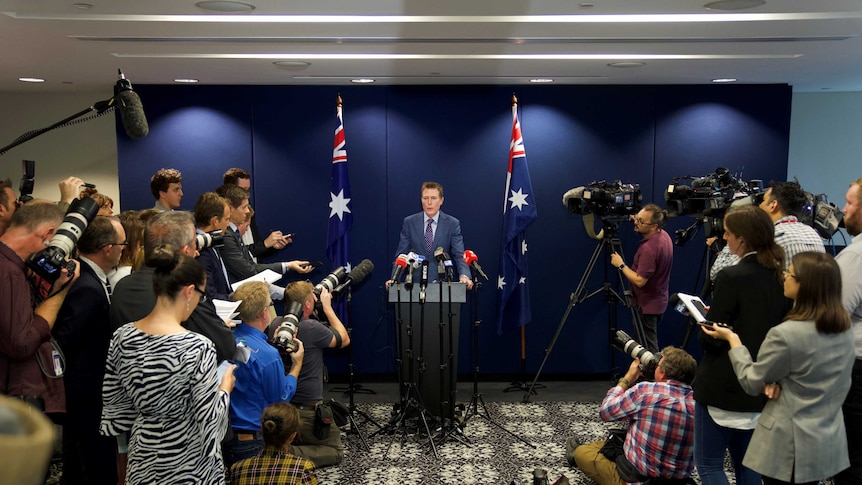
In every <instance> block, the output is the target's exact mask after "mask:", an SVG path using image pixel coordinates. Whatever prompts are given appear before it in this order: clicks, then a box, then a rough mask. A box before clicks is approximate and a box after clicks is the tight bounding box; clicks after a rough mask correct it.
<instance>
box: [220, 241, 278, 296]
mask: <svg viewBox="0 0 862 485" xmlns="http://www.w3.org/2000/svg"><path fill="white" fill-rule="evenodd" d="M225 232H226V234H225V235H224V247H222V248H221V257H222V260H223V261H224V266H225V268H227V276H228V278H230V283H236V282H237V281H241V280H244V279H246V278H250V277H252V276H254V275H256V274H258V273H260V272H261V271H264V270H267V269H271V270H273V271H275V272H276V273H278V274H284V271H283V270H282V269H283V268H282V265H281V263H269V264H261V263H254V262H252V260H251V259H249V258H248V257H247V256H246V255H245V253H244V252H243V246H242V241H241V240H240V238H239V234H238V233H237V232H236V231H234V230H233V228H230V227H229V228H228V229H227V231H225Z"/></svg>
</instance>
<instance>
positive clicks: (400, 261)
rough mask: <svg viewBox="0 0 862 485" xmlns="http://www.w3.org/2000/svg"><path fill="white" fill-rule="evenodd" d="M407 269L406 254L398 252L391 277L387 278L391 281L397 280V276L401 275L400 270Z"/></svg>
mask: <svg viewBox="0 0 862 485" xmlns="http://www.w3.org/2000/svg"><path fill="white" fill-rule="evenodd" d="M405 269H407V255H406V254H399V255H398V257H397V258H395V268H394V269H393V270H392V277H391V278H389V279H390V280H392V281H398V277H399V276H401V272H402V271H404V270H405Z"/></svg>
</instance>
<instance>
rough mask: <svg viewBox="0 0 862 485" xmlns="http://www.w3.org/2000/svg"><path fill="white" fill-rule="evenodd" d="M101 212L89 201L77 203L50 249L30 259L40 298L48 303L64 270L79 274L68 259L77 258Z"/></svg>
mask: <svg viewBox="0 0 862 485" xmlns="http://www.w3.org/2000/svg"><path fill="white" fill-rule="evenodd" d="M98 212H99V204H98V203H97V202H96V201H95V200H93V199H91V198H89V197H85V198H83V199H75V200H73V201H72V203H71V204H70V205H69V210H68V211H67V212H66V217H65V218H63V222H62V223H60V225H59V226H57V232H56V233H55V234H54V237H53V238H51V240H50V241H48V244H47V247H46V248H45V249H43V250H41V251H39V252H38V253H35V254H33V255H32V256H30V257H29V258H28V259H27V262H26V264H27V267H28V268H29V269H30V270H32V276H31V283H32V285H33V287H34V288H36V293H37V297H38V298H41V299H42V300H44V299H45V298H48V297H49V296H51V290H52V288H53V287H54V283H55V282H56V281H57V278H59V277H60V274H61V270H63V269H65V270H66V271H67V272H69V273H74V272H75V263H73V262H71V261H68V260H67V259H68V258H69V257H70V256H71V255H73V254H74V251H75V245H76V244H78V239H80V237H81V234H83V233H84V231H85V230H86V229H87V226H88V225H89V224H90V223H91V222H93V219H95V218H96V214H97V213H98Z"/></svg>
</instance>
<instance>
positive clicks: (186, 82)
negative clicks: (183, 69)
mask: <svg viewBox="0 0 862 485" xmlns="http://www.w3.org/2000/svg"><path fill="white" fill-rule="evenodd" d="M174 82H175V83H183V84H195V83H197V82H199V81H198V80H197V79H190V78H179V79H174Z"/></svg>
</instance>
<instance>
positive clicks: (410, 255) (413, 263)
mask: <svg viewBox="0 0 862 485" xmlns="http://www.w3.org/2000/svg"><path fill="white" fill-rule="evenodd" d="M407 266H408V269H407V274H406V275H405V276H404V289H406V290H407V291H410V290H412V289H413V270H414V269H416V268H417V267H418V266H419V256H418V255H417V254H416V253H415V252H414V251H413V250H412V249H411V250H410V251H408V252H407Z"/></svg>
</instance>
